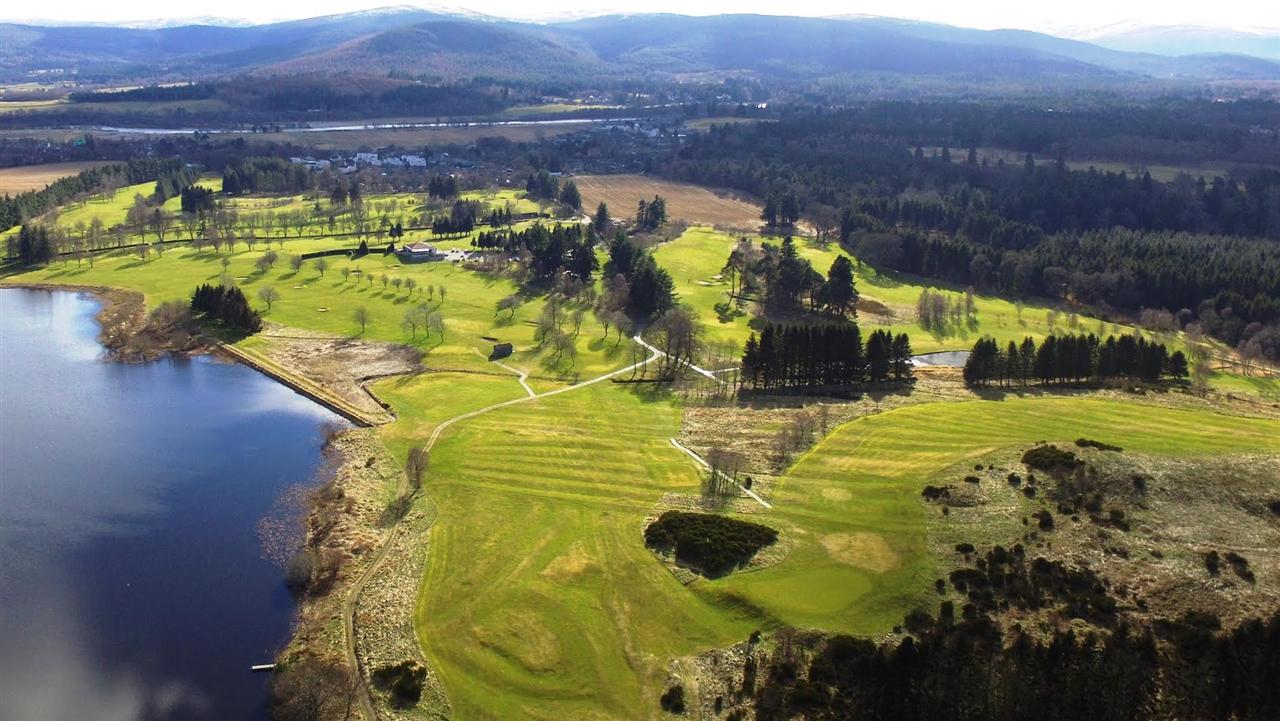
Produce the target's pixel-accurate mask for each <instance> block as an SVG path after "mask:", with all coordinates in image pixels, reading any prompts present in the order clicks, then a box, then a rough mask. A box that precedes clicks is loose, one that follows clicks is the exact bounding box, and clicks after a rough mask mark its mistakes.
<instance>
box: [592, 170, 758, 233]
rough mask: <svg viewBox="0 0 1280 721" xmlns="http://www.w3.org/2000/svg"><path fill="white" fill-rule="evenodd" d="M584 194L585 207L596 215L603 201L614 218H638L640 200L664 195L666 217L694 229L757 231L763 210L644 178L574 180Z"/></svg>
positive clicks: (696, 187)
mask: <svg viewBox="0 0 1280 721" xmlns="http://www.w3.org/2000/svg"><path fill="white" fill-rule="evenodd" d="M574 181H575V182H576V183H577V184H578V190H579V191H580V192H581V193H582V206H583V208H585V209H586V210H587V211H588V212H595V208H596V206H597V205H598V204H599V203H600V201H602V200H603V201H604V202H605V203H606V204H607V205H608V206H609V214H610V215H612V216H614V217H618V218H621V217H626V216H632V215H635V212H636V205H637V204H638V203H639V202H640V201H641V200H646V201H647V200H652V199H653V196H655V195H661V196H662V197H663V198H665V199H666V201H667V217H668V218H670V219H672V220H684V221H687V222H689V223H693V224H695V225H715V226H720V227H723V228H735V229H741V230H755V229H756V228H758V227H760V222H761V221H760V206H759V205H757V204H756V203H754V202H748V201H745V200H739V199H737V198H734V197H729V196H728V195H727V194H726V195H717V194H716V193H715V192H713V191H711V190H709V189H707V188H705V187H702V186H700V185H690V184H689V183H679V182H676V181H673V180H663V179H661V178H651V177H649V176H645V175H580V176H577V177H575V178H574Z"/></svg>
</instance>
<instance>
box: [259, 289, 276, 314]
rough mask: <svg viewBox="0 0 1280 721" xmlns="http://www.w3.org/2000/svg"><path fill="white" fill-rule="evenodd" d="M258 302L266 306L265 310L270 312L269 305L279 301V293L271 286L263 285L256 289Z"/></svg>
mask: <svg viewBox="0 0 1280 721" xmlns="http://www.w3.org/2000/svg"><path fill="white" fill-rule="evenodd" d="M258 300H260V301H262V302H263V303H266V304H267V310H271V305H272V304H273V303H275V302H276V301H277V300H280V291H278V290H276V289H275V288H274V287H273V286H270V285H264V286H262V287H261V288H259V289H258Z"/></svg>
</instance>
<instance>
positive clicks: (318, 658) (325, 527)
mask: <svg viewBox="0 0 1280 721" xmlns="http://www.w3.org/2000/svg"><path fill="white" fill-rule="evenodd" d="M0 288H15V289H25V290H37V291H48V292H54V291H60V292H70V293H81V294H87V295H90V296H92V297H93V298H94V299H95V300H96V301H97V302H98V303H99V304H100V308H99V309H98V311H97V313H96V314H95V316H94V320H95V322H96V324H97V326H98V331H99V332H98V338H97V340H98V343H99V345H101V347H102V348H103V349H104V350H106V355H107V358H108V360H110V361H111V362H121V363H128V364H140V363H146V362H150V361H154V360H158V359H160V358H163V357H166V356H180V357H191V356H196V355H213V356H217V357H219V358H223V359H226V360H228V361H232V362H235V363H237V364H238V365H242V366H245V367H246V368H249V369H250V370H253V371H255V372H257V373H259V374H261V375H263V376H266V377H268V378H270V379H271V380H272V381H274V382H276V383H279V384H280V385H282V386H284V387H286V388H288V389H289V390H291V391H293V392H295V393H297V394H299V395H301V396H303V397H305V398H307V399H308V400H310V401H311V402H314V403H316V404H317V405H319V406H321V407H324V408H326V409H328V410H329V411H331V412H333V413H335V414H337V415H338V416H340V417H342V418H344V419H345V420H347V421H348V422H350V423H352V424H354V425H355V426H356V427H354V428H347V429H333V430H331V431H329V432H328V433H327V438H326V442H325V445H324V449H323V453H324V454H325V456H326V459H327V464H326V465H325V466H323V467H322V469H321V471H320V473H319V475H320V477H321V478H324V477H327V479H325V480H323V481H322V482H321V483H320V484H319V485H318V486H314V487H313V488H312V489H311V490H309V491H308V492H307V498H306V502H305V504H304V506H303V508H302V512H301V516H300V518H299V519H298V522H299V523H301V524H302V526H303V531H304V535H303V538H302V543H301V546H300V548H299V554H301V555H306V556H308V557H309V558H310V559H311V561H310V563H311V564H312V565H313V566H314V570H313V571H312V573H311V580H312V581H313V582H314V581H316V580H319V585H318V586H316V585H314V583H312V584H309V585H311V586H312V587H311V588H309V589H308V590H307V591H306V592H302V593H295V594H294V601H295V604H296V605H295V609H294V615H293V619H292V623H291V629H290V631H289V635H288V638H287V640H286V641H285V643H284V645H283V646H282V647H280V650H279V652H278V654H277V656H276V659H275V660H276V663H277V669H276V674H277V675H273V679H272V683H271V684H270V688H271V692H270V693H269V701H268V703H280V702H282V701H283V702H286V703H287V696H288V695H289V694H291V693H292V694H294V695H298V694H303V695H305V691H300V690H299V689H298V688H297V686H296V685H295V683H294V680H293V679H288V678H285V676H287V675H288V674H289V672H290V670H293V669H303V671H302V672H303V673H306V674H312V673H316V671H317V668H319V669H320V671H321V673H323V669H324V668H325V667H331V668H340V669H341V670H342V674H343V676H345V677H351V678H354V677H359V678H361V679H362V682H363V683H366V684H368V683H369V675H370V672H371V670H372V668H374V667H377V666H381V665H384V664H386V663H388V662H392V661H399V660H403V659H409V660H413V661H417V662H418V663H421V664H423V665H424V666H426V665H427V664H426V659H425V657H423V655H422V653H421V650H420V649H419V648H418V646H417V644H416V640H415V637H414V635H413V630H412V612H413V605H412V604H411V603H410V604H407V605H397V604H390V603H387V602H386V599H380V598H376V596H378V595H379V594H377V593H371V594H369V595H370V596H371V598H369V599H362V600H361V602H360V606H361V607H362V608H363V607H366V604H368V605H370V606H374V607H376V608H377V612H376V613H371V614H368V616H367V617H366V618H365V619H362V621H361V623H360V625H359V633H358V634H357V648H358V653H357V658H358V660H357V663H358V664H359V667H360V668H359V670H358V671H355V672H354V673H353V672H352V670H351V669H350V668H349V664H348V662H347V659H346V655H345V639H344V636H343V634H342V632H341V624H340V619H341V618H342V615H343V604H344V603H345V602H346V600H347V598H348V596H349V595H350V592H351V589H352V587H353V585H354V584H355V583H356V582H357V580H358V579H359V578H360V577H361V576H362V575H363V574H364V572H365V571H366V569H367V566H368V564H369V563H370V561H371V559H372V558H373V555H374V554H373V551H375V550H377V549H378V548H379V547H381V546H382V545H383V542H384V541H385V537H386V534H387V533H388V532H389V531H390V528H391V523H389V519H388V517H387V514H388V512H389V510H388V509H389V508H390V507H391V506H392V505H393V504H392V501H393V500H394V499H395V495H396V491H397V489H398V487H399V485H400V478H401V476H402V475H403V470H402V469H401V467H400V465H399V464H398V463H397V462H396V461H395V459H394V457H393V456H392V455H391V454H390V452H389V451H388V450H387V448H386V447H385V446H384V445H383V444H382V442H381V440H380V439H379V438H378V436H377V432H376V430H375V427H376V426H377V425H379V424H380V423H379V422H378V420H375V419H371V418H369V417H368V414H366V413H364V412H362V411H361V410H360V409H358V408H356V407H355V406H353V405H352V404H350V403H347V402H345V401H343V400H342V399H341V398H339V397H338V396H337V394H335V393H330V392H329V391H328V390H327V389H326V388H324V387H323V385H322V384H321V383H318V382H316V381H312V380H310V379H309V378H308V377H307V376H305V375H304V374H303V373H301V372H299V371H297V370H296V369H292V368H289V367H286V366H285V365H282V364H281V363H279V362H277V360H276V359H273V358H268V357H266V356H265V355H264V354H261V353H257V352H250V351H246V350H243V349H240V348H236V347H234V346H232V345H229V344H227V343H224V342H222V341H220V340H218V339H216V338H212V337H210V336H208V335H203V336H202V342H200V343H198V344H194V345H193V344H190V343H186V342H176V343H175V342H172V340H175V339H170V341H171V342H168V343H166V344H164V349H163V350H158V349H157V347H156V345H155V342H154V341H155V339H154V337H153V338H149V339H148V341H147V342H146V343H143V344H142V346H144V347H145V349H146V350H147V351H148V352H146V353H144V352H142V349H140V348H139V347H138V344H137V340H136V339H137V338H138V337H139V335H140V334H143V333H146V332H148V310H147V307H146V299H145V296H144V294H142V293H141V292H138V291H134V290H129V289H122V288H112V287H107V286H92V285H82V284H76V285H72V284H58V283H4V284H0ZM176 340H179V341H181V340H183V339H181V338H178V339H176ZM392 418H393V419H394V416H392ZM382 422H385V421H382ZM313 482H314V477H313ZM410 514H411V515H413V516H414V517H415V518H416V520H417V521H418V522H419V524H420V525H421V526H423V527H422V528H419V529H418V530H419V532H420V533H421V534H425V532H426V531H427V530H428V529H429V528H430V526H431V524H432V522H433V521H434V517H433V516H431V517H423V514H422V513H421V511H420V510H419V511H410ZM404 522H413V519H407V520H405V521H404ZM401 545H403V546H404V547H403V548H400V549H399V550H400V551H401V555H403V556H406V558H404V559H402V561H403V562H404V563H405V565H406V566H407V567H413V566H414V563H413V562H412V561H413V560H416V561H417V562H418V563H419V564H420V563H421V560H422V559H420V558H419V559H412V555H413V554H411V553H409V552H408V551H409V550H410V545H408V544H401ZM418 570H420V569H418ZM402 575H405V574H395V573H383V574H380V575H379V578H380V579H382V581H381V583H380V584H378V585H381V586H389V587H390V589H389V590H391V591H393V596H395V597H396V598H399V599H400V600H403V598H402V597H403V596H404V595H405V594H409V595H410V596H411V595H412V594H413V593H414V592H416V582H417V579H418V576H417V575H416V574H414V573H409V574H408V575H405V577H403V578H402V577H400V576H402ZM383 576H386V577H387V578H385V579H383V578H382V577H383ZM287 580H288V571H286V576H285V578H283V579H282V582H285V581H287ZM382 590H387V589H382ZM335 622H338V623H335ZM335 625H336V627H337V629H336V630H337V631H338V633H337V634H335V633H334V632H335ZM373 639H377V642H376V643H371V642H372V641H373ZM281 674H282V675H281ZM321 677H323V676H321ZM370 696H371V697H373V698H377V699H378V700H379V703H382V700H381V698H380V696H379V694H376V693H373V694H370ZM425 696H426V698H427V699H429V701H428V704H429V705H430V706H431V707H433V708H436V709H440V708H447V707H448V700H447V697H446V696H445V695H444V693H443V689H442V688H441V687H440V685H439V680H438V678H437V677H436V676H435V674H434V673H432V674H431V675H430V677H429V681H428V684H427V689H426V693H425Z"/></svg>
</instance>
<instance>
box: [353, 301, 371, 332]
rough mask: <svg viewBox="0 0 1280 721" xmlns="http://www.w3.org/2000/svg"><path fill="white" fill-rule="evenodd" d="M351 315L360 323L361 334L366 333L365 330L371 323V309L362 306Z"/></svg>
mask: <svg viewBox="0 0 1280 721" xmlns="http://www.w3.org/2000/svg"><path fill="white" fill-rule="evenodd" d="M351 317H352V318H354V319H355V321H356V322H357V323H359V324H360V335H364V330H365V328H366V327H367V326H368V325H369V309H368V308H366V307H364V306H360V307H358V308H356V309H355V312H354V313H352V314H351Z"/></svg>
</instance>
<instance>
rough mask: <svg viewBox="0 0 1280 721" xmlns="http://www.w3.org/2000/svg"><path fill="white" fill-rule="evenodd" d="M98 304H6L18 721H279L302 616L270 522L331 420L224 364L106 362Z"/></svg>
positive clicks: (8, 686)
mask: <svg viewBox="0 0 1280 721" xmlns="http://www.w3.org/2000/svg"><path fill="white" fill-rule="evenodd" d="M97 309H98V304H97V303H96V302H95V301H94V300H93V299H92V298H90V297H87V296H83V295H79V294H75V293H70V292H45V291H32V290H19V289H0V719H4V721H28V720H30V721H78V720H81V719H85V720H87V719H93V720H94V721H135V720H143V719H146V720H150V719H184V720H185V719H193V720H200V719H217V720H218V721H238V720H241V719H262V718H266V715H265V712H264V703H263V702H264V697H265V687H266V681H267V676H266V674H251V673H250V672H249V666H250V665H253V664H258V663H265V662H269V661H271V660H272V657H273V656H274V654H275V652H276V651H277V650H278V649H279V647H280V646H281V645H282V644H283V643H284V642H285V641H286V639H287V637H288V634H289V628H290V623H291V621H292V618H293V613H294V605H293V601H292V599H291V598H290V597H289V594H288V592H287V591H286V589H285V588H284V585H283V583H282V580H281V579H282V571H281V569H280V568H279V566H278V565H277V564H276V563H273V562H271V561H267V560H265V559H264V547H263V542H262V540H261V539H260V534H259V533H258V525H259V521H260V519H262V518H263V517H264V516H266V515H269V514H272V513H273V512H274V513H278V512H279V503H278V499H279V498H280V497H281V495H282V493H284V492H285V490H286V489H288V488H290V487H293V486H296V484H299V483H304V482H307V481H308V480H309V479H312V478H313V476H314V474H315V473H316V471H317V469H318V468H319V466H320V463H321V455H320V444H321V436H322V431H321V428H322V425H323V424H325V423H327V422H334V421H336V420H337V418H336V417H335V416H333V415H332V414H330V413H329V412H328V411H326V410H324V409H322V408H320V407H318V406H316V405H314V404H313V403H311V402H310V401H308V400H306V399H304V398H302V397H300V396H298V395H296V394H294V393H293V392H292V391H290V390H288V389H286V388H284V387H282V386H280V385H278V384H276V383H275V382H273V381H271V380H270V379H268V378H265V377H263V376H261V375H259V374H257V373H255V372H253V371H251V370H249V369H247V368H244V367H242V366H238V365H233V364H228V363H223V362H220V361H217V360H213V359H209V358H196V359H191V360H164V361H159V362H155V363H149V364H145V365H123V364H118V363H112V362H109V361H106V360H103V359H101V357H100V356H101V348H100V347H99V346H98V344H97V342H96V341H95V337H96V335H97V326H96V323H95V322H94V314H95V313H96V312H97Z"/></svg>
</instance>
